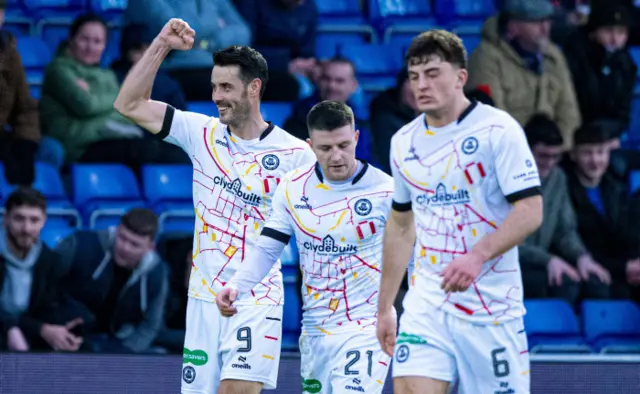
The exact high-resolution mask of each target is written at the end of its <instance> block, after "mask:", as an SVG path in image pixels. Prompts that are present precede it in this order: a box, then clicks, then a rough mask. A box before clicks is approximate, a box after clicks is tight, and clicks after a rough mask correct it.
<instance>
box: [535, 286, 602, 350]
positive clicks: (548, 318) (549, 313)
mask: <svg viewBox="0 0 640 394" xmlns="http://www.w3.org/2000/svg"><path fill="white" fill-rule="evenodd" d="M524 305H525V308H526V310H527V314H526V315H525V316H524V327H525V330H526V333H527V337H528V340H529V352H530V353H590V352H591V348H590V347H589V346H588V345H587V343H586V341H585V340H584V338H582V336H581V335H580V331H579V327H578V320H577V318H576V316H575V314H574V313H573V310H572V309H571V306H570V305H569V304H567V303H566V302H565V301H563V300H553V299H536V300H525V302H524Z"/></svg>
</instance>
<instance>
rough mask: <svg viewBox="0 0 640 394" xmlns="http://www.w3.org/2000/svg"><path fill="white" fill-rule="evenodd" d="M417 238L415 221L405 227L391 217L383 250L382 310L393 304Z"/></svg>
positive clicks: (380, 304)
mask: <svg viewBox="0 0 640 394" xmlns="http://www.w3.org/2000/svg"><path fill="white" fill-rule="evenodd" d="M415 239H416V233H415V228H414V226H413V223H411V225H410V226H404V227H403V226H400V225H399V224H398V223H396V222H395V221H394V220H393V219H389V221H388V223H387V228H386V229H385V234H384V246H383V251H382V279H381V281H380V294H379V296H378V309H379V310H380V311H388V310H390V309H391V307H392V306H393V303H394V301H395V299H396V296H397V295H398V289H399V288H400V283H401V282H402V279H403V278H404V273H405V272H406V271H407V267H408V265H409V260H410V259H411V255H412V253H413V247H414V244H415Z"/></svg>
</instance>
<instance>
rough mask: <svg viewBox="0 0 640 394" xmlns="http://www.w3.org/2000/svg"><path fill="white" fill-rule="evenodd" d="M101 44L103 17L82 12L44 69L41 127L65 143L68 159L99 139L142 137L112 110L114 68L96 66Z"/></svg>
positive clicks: (103, 44)
mask: <svg viewBox="0 0 640 394" xmlns="http://www.w3.org/2000/svg"><path fill="white" fill-rule="evenodd" d="M106 43H107V26H106V24H105V22H104V21H103V20H102V19H101V18H100V17H98V16H95V15H89V14H87V15H82V16H80V17H78V18H77V19H76V20H75V21H74V23H73V24H72V26H71V29H70V34H69V39H68V41H67V42H65V43H63V44H62V45H61V46H60V48H59V50H58V54H57V56H56V58H55V59H54V60H53V61H52V62H51V63H50V64H49V66H48V67H47V69H46V71H45V77H44V84H43V87H42V97H41V100H40V121H41V125H42V129H43V132H44V133H45V134H48V135H50V136H52V137H54V138H56V139H57V140H59V141H60V142H61V143H62V144H63V145H64V147H65V149H66V152H67V161H68V162H74V161H77V160H79V159H81V158H82V156H83V154H84V153H85V151H86V150H87V149H88V148H89V146H90V145H91V144H94V143H97V142H99V141H104V140H107V139H123V138H135V137H141V136H142V132H141V130H140V129H138V128H137V127H135V126H134V125H132V124H131V123H130V122H129V121H128V120H126V119H125V118H123V117H122V116H121V115H120V114H119V113H118V112H117V111H115V110H114V109H113V102H114V100H115V98H116V96H117V94H118V91H119V89H120V86H119V84H118V80H117V78H116V75H115V74H114V72H113V71H111V70H109V69H104V68H101V67H100V59H101V58H102V53H103V52H104V49H105V47H106Z"/></svg>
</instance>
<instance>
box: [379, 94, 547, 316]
mask: <svg viewBox="0 0 640 394" xmlns="http://www.w3.org/2000/svg"><path fill="white" fill-rule="evenodd" d="M391 168H392V172H393V177H394V183H395V189H394V196H393V209H395V210H398V211H403V210H404V211H407V210H413V213H414V215H415V226H416V247H415V251H414V257H415V265H416V266H415V271H414V273H413V275H412V279H411V280H412V283H413V288H415V289H416V291H419V292H420V293H422V295H423V298H424V300H425V301H426V302H430V303H433V304H435V305H436V306H442V308H444V310H445V311H446V312H449V313H451V314H454V315H456V316H459V317H460V318H462V319H467V320H471V321H474V322H480V323H495V322H501V321H506V320H509V319H512V318H517V317H520V316H522V315H523V314H524V307H523V304H522V277H521V274H520V264H519V261H518V249H517V247H514V248H512V249H511V250H509V251H507V252H505V253H504V254H503V255H502V256H500V257H498V258H496V259H494V260H492V261H488V262H486V263H485V264H484V267H483V269H482V271H481V273H480V275H479V276H478V278H477V279H476V281H475V282H474V283H473V285H472V286H471V287H470V288H469V289H468V290H467V291H465V292H462V293H451V294H449V295H447V294H446V293H445V292H444V291H443V290H442V289H441V288H440V285H441V283H442V277H441V276H440V273H441V272H442V271H443V270H444V268H445V267H446V266H447V265H448V264H449V263H450V262H451V261H452V260H453V259H455V258H456V257H458V256H461V255H463V254H466V253H468V252H470V251H471V249H472V248H473V246H474V245H475V244H476V243H477V242H478V241H479V240H480V239H481V238H482V237H483V236H484V235H485V234H488V233H491V232H493V231H495V229H496V228H497V227H498V226H500V223H502V221H503V220H504V219H505V218H506V217H507V215H508V214H509V212H510V211H511V209H512V205H511V204H512V203H514V202H516V201H517V200H519V199H522V198H526V197H529V196H533V195H537V194H540V179H539V176H538V170H537V168H536V165H535V161H534V159H533V156H532V154H531V150H530V149H529V146H528V144H527V140H526V137H525V135H524V131H523V130H522V128H521V127H520V125H519V124H518V123H517V122H516V121H515V120H514V119H513V118H512V117H511V116H510V115H508V114H507V113H506V112H504V111H501V110H499V109H496V108H494V107H491V106H488V105H483V104H479V103H476V102H472V103H471V106H470V107H469V108H468V109H467V110H466V111H465V112H464V113H463V114H462V115H461V116H460V118H459V119H458V121H456V122H453V123H451V124H449V125H447V126H444V127H441V128H433V127H429V126H428V125H427V123H426V118H425V116H424V114H423V115H420V116H418V117H417V118H416V119H414V120H413V121H412V122H411V123H409V124H407V125H406V126H405V127H403V128H402V129H400V130H399V131H398V132H397V133H396V134H395V135H394V137H393V139H392V141H391Z"/></svg>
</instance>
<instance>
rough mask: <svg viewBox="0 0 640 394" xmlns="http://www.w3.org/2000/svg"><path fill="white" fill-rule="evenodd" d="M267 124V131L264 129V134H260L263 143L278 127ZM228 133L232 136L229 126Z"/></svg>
mask: <svg viewBox="0 0 640 394" xmlns="http://www.w3.org/2000/svg"><path fill="white" fill-rule="evenodd" d="M267 123H268V124H269V125H268V126H267V128H266V129H264V131H263V132H262V134H260V139H259V141H262V140H263V139H265V138H267V136H268V135H269V134H271V132H272V131H273V129H274V128H275V127H276V126H275V125H274V124H273V123H271V122H269V121H267ZM227 133H229V136H231V127H229V125H227Z"/></svg>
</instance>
